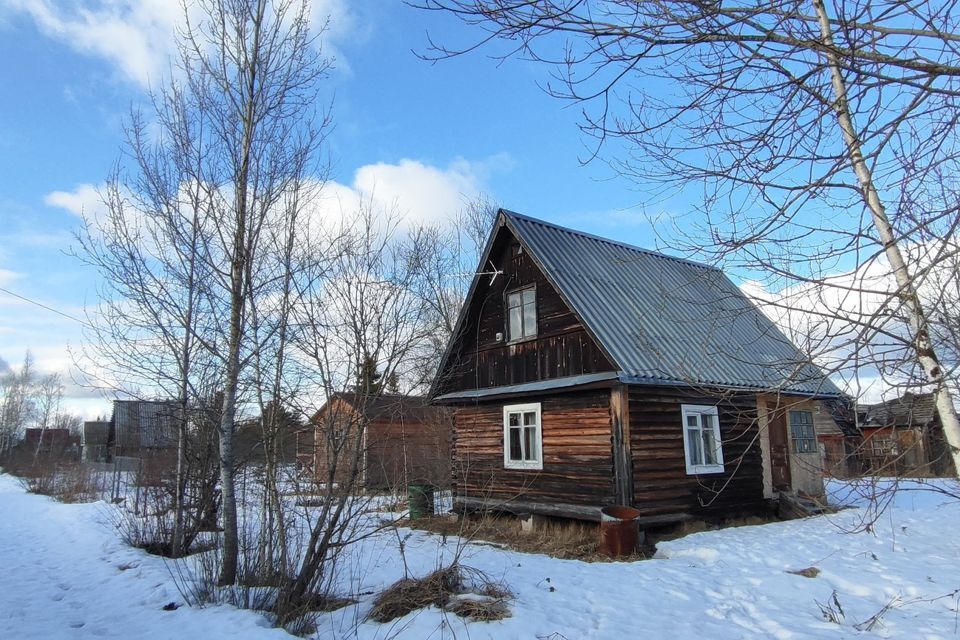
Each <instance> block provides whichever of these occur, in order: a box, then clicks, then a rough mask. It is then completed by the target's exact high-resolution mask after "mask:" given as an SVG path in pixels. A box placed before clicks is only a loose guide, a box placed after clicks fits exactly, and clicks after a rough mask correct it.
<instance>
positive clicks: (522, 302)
mask: <svg viewBox="0 0 960 640" xmlns="http://www.w3.org/2000/svg"><path fill="white" fill-rule="evenodd" d="M536 335H537V290H536V288H534V287H528V288H526V289H520V290H519V291H513V292H511V293H508V294H507V339H508V340H509V341H510V342H514V341H516V340H524V339H526V338H533V337H535V336H536Z"/></svg>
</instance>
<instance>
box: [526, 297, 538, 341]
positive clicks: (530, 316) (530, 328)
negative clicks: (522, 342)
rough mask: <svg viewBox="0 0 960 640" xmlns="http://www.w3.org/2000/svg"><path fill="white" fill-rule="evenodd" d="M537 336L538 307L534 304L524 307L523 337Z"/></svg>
mask: <svg viewBox="0 0 960 640" xmlns="http://www.w3.org/2000/svg"><path fill="white" fill-rule="evenodd" d="M535 335H537V307H536V305H534V304H525V305H523V337H524V338H529V337H531V336H535Z"/></svg>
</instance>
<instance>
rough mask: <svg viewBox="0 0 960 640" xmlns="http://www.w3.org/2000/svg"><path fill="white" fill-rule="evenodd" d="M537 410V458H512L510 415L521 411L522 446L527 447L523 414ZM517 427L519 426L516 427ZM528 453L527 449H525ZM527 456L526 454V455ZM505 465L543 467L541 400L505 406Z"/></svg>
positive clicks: (521, 467)
mask: <svg viewBox="0 0 960 640" xmlns="http://www.w3.org/2000/svg"><path fill="white" fill-rule="evenodd" d="M530 412H535V413H536V414H537V424H536V442H537V458H536V459H535V460H526V459H524V460H512V459H511V458H510V415H511V414H514V413H519V414H520V416H521V418H520V425H519V428H520V430H521V431H520V447H521V450H523V449H524V448H525V444H524V442H525V439H524V437H523V428H524V425H523V414H524V413H530ZM514 428H515V429H516V428H517V427H514ZM523 454H526V451H523ZM524 457H526V455H524ZM503 467H504V468H505V469H536V470H541V469H543V413H542V412H541V410H540V403H539V402H530V403H527V404H511V405H506V406H504V407H503Z"/></svg>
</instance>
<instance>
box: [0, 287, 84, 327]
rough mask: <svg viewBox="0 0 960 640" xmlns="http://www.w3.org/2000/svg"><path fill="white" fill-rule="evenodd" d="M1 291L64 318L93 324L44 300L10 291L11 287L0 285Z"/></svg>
mask: <svg viewBox="0 0 960 640" xmlns="http://www.w3.org/2000/svg"><path fill="white" fill-rule="evenodd" d="M0 291H2V292H4V293H6V294H7V295H11V296H13V297H14V298H19V299H21V300H23V301H24V302H29V303H30V304H33V305H36V306H38V307H40V308H41V309H46V310H47V311H52V312H53V313H56V314H57V315H61V316H63V317H64V318H67V319H68V320H73V321H74V322H79V323H80V324H82V325H84V326H85V327H90V326H91V325H90V323H89V322H87V321H86V320H81V319H80V318H77V317H76V316H72V315H70V314H69V313H64V312H63V311H60V310H58V309H54V308H53V307H50V306H47V305H45V304H43V303H42V302H37V301H36V300H31V299H30V298H27V297H25V296H22V295H20V294H19V293H14V292H13V291H10V290H9V289H4V288H3V287H0Z"/></svg>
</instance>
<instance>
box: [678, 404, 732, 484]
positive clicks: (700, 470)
mask: <svg viewBox="0 0 960 640" xmlns="http://www.w3.org/2000/svg"><path fill="white" fill-rule="evenodd" d="M680 409H681V413H682V414H683V418H682V423H681V427H680V428H681V429H683V457H684V460H685V462H686V463H687V475H700V474H704V473H722V472H723V443H722V442H721V441H720V414H719V412H718V411H717V408H716V407H715V406H710V405H699V404H684V405H680ZM688 416H697V427H696V428H697V430H698V431H699V432H700V434H701V435H700V437H699V439H698V442H700V443H701V446H702V443H703V435H702V433H703V428H704V427H703V424H704V421H703V416H712V417H713V420H712V423H713V424H712V431H713V441H714V443H715V452H716V459H717V461H716V463H714V464H706V463H704V464H693V462H692V460H693V458H692V457H691V451H690V443H689V442H688V438H687V430H688V429H690V428H691V427H689V426H688V425H687V418H688ZM699 453H700V454H701V456H702V459H703V460H706V456H703V454H704V451H703V450H702V449H701V450H700V452H699Z"/></svg>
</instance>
